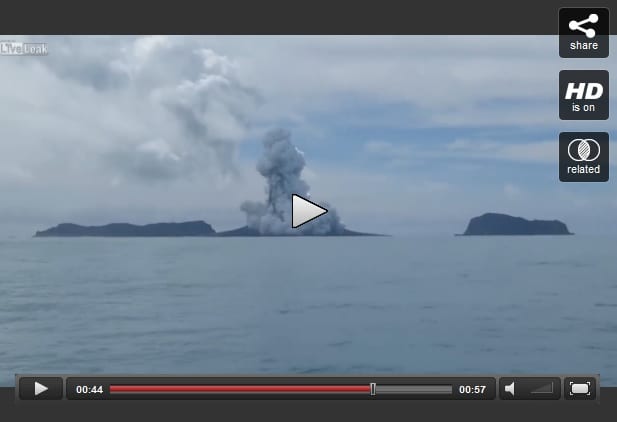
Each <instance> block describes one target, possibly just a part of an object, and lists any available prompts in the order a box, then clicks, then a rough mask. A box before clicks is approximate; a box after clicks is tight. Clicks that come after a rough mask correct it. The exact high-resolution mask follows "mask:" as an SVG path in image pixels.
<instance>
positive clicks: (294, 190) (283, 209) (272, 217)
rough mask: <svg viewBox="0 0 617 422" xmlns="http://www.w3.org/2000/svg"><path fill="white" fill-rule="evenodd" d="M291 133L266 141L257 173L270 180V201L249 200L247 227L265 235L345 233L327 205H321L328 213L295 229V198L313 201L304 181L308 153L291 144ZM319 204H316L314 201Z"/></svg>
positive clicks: (271, 135) (273, 135)
mask: <svg viewBox="0 0 617 422" xmlns="http://www.w3.org/2000/svg"><path fill="white" fill-rule="evenodd" d="M290 137H291V135H290V133H289V132H288V131H285V130H282V129H277V130H274V131H272V132H269V133H268V134H267V135H266V137H265V138H264V141H263V144H264V148H265V150H264V154H263V156H262V157H261V158H260V159H259V161H258V163H257V171H259V173H260V174H261V175H262V176H263V177H265V178H266V182H267V187H266V194H267V197H266V202H265V203H264V202H255V201H246V202H244V203H243V204H242V205H241V207H240V208H241V210H242V211H244V212H245V213H246V221H247V226H248V227H249V228H252V229H255V230H257V231H259V233H260V234H263V235H285V234H290V235H293V234H296V235H302V234H311V235H332V234H342V233H343V232H344V231H345V226H344V225H343V224H342V223H341V220H340V218H339V215H338V213H337V212H336V210H335V209H333V208H332V207H331V206H330V205H328V204H327V203H319V204H320V205H322V206H323V207H325V208H327V209H328V213H327V214H324V215H323V216H321V217H319V218H317V219H315V220H313V221H311V222H309V223H307V224H304V225H303V226H301V227H299V228H297V229H292V228H291V195H292V194H296V195H300V196H302V197H304V198H307V199H310V193H309V185H308V184H307V183H306V182H305V181H304V180H303V179H302V178H301V173H302V169H304V166H305V164H306V162H305V161H304V154H303V153H302V152H301V151H300V150H298V149H297V148H296V147H295V146H294V145H293V144H292V143H291V141H290ZM314 202H315V201H314Z"/></svg>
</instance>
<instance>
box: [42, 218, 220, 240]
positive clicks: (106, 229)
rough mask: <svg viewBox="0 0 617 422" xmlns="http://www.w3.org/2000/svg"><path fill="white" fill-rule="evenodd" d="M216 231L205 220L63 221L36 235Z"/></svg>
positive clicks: (158, 234)
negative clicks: (140, 222) (93, 223)
mask: <svg viewBox="0 0 617 422" xmlns="http://www.w3.org/2000/svg"><path fill="white" fill-rule="evenodd" d="M214 235H216V232H215V231H214V229H213V228H212V226H211V225H210V224H208V223H206V222H205V221H187V222H184V223H155V224H146V225H143V226H138V225H135V224H129V223H112V224H106V225H104V226H80V225H79V224H72V223H63V224H58V225H57V226H55V227H52V228H50V229H47V230H43V231H37V232H36V233H35V235H34V237H80V236H83V237H188V236H214Z"/></svg>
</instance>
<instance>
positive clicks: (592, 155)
mask: <svg viewBox="0 0 617 422" xmlns="http://www.w3.org/2000/svg"><path fill="white" fill-rule="evenodd" d="M600 152H601V148H600V144H599V143H598V141H596V140H595V139H591V138H588V139H582V138H576V139H573V140H572V141H570V143H569V144H568V156H570V159H571V160H573V161H596V160H597V159H598V157H599V156H600Z"/></svg>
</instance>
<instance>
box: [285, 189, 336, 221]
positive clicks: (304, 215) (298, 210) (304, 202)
mask: <svg viewBox="0 0 617 422" xmlns="http://www.w3.org/2000/svg"><path fill="white" fill-rule="evenodd" d="M327 212H328V210H327V209H325V208H324V207H322V206H320V205H317V204H316V203H314V202H311V201H309V200H308V199H306V198H303V197H301V196H300V195H295V194H294V195H291V227H292V228H294V229H296V228H298V227H300V226H301V225H303V224H306V223H308V222H309V221H312V220H314V219H316V218H317V217H319V216H322V215H324V214H325V213H327Z"/></svg>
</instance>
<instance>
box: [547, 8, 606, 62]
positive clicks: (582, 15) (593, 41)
mask: <svg viewBox="0 0 617 422" xmlns="http://www.w3.org/2000/svg"><path fill="white" fill-rule="evenodd" d="M609 17H610V14H609V10H608V9H607V8H595V7H563V8H561V9H559V55H560V56H561V57H567V58H570V57H574V58H576V57H579V58H583V57H595V58H598V57H608V54H609V45H608V43H609V38H610V37H609V29H610V25H609Z"/></svg>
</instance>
